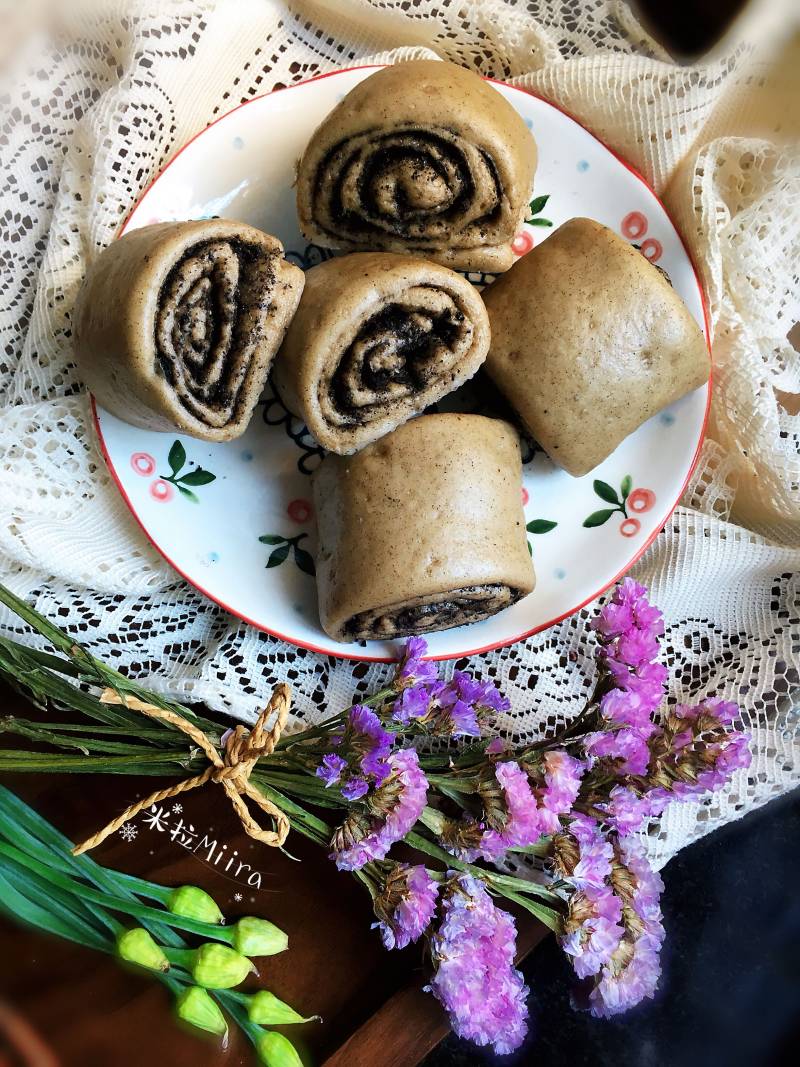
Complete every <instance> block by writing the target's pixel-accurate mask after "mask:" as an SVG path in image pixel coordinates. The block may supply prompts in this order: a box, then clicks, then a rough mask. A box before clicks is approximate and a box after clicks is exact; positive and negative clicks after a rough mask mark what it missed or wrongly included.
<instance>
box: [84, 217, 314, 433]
mask: <svg viewBox="0 0 800 1067" xmlns="http://www.w3.org/2000/svg"><path fill="white" fill-rule="evenodd" d="M282 253H283V247H282V246H281V244H280V242H279V241H278V240H276V238H274V237H270V236H269V235H268V234H265V233H262V232H261V231H260V230H256V229H254V228H253V227H252V226H247V225H245V224H244V223H241V222H231V221H229V220H227V219H204V220H202V221H199V222H160V223H156V224H155V225H152V226H144V227H142V229H139V230H133V231H132V232H131V233H128V234H125V236H124V237H121V238H119V240H117V241H114V242H113V243H112V244H111V245H110V246H109V247H108V248H106V249H105V251H104V252H103V253H102V254H101V255H100V256H99V257H98V259H96V260H95V262H94V263H93V264H92V265H91V267H90V268H89V270H88V272H87V274H86V278H85V279H84V282H83V286H82V288H81V291H80V294H79V297H78V303H77V305H76V309H75V318H74V333H75V352H76V356H77V359H78V362H79V366H80V369H81V373H82V375H83V378H84V381H85V382H86V384H87V386H88V387H89V389H90V390H91V392H92V393H93V394H94V396H95V397H96V399H97V400H98V401H99V402H100V404H102V406H103V407H104V408H107V409H108V410H109V411H111V412H113V413H114V414H115V415H118V416H119V418H121V419H124V420H125V421H126V422H130V423H133V425H134V426H143V427H144V428H145V429H148V430H179V431H181V432H182V433H186V434H190V435H191V436H193V437H200V438H203V439H205V440H207V441H229V440H231V439H232V438H234V437H238V436H240V434H242V433H244V431H245V429H246V428H247V424H248V422H249V421H250V416H251V415H252V412H253V408H254V407H255V404H256V402H257V401H258V398H259V395H260V393H261V390H262V389H263V387H264V383H265V382H266V379H267V375H268V373H269V369H270V365H271V363H272V360H273V357H274V355H275V352H276V351H277V350H278V346H279V345H280V343H281V340H282V339H283V335H284V333H285V332H286V328H287V326H288V325H289V322H290V320H291V318H292V315H293V314H294V310H295V308H296V307H297V303H298V301H299V299H300V293H301V292H302V290H303V272H302V271H301V270H299V269H298V268H297V267H294V266H292V264H290V263H287V262H286V261H285V260H284V259H283V256H282Z"/></svg>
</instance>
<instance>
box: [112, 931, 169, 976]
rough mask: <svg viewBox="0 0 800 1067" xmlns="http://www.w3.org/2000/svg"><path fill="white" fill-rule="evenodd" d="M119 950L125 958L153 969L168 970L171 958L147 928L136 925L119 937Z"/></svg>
mask: <svg viewBox="0 0 800 1067" xmlns="http://www.w3.org/2000/svg"><path fill="white" fill-rule="evenodd" d="M117 952H118V953H119V955H120V956H121V958H122V959H123V960H127V961H128V962H129V963H136V964H138V965H139V966H140V967H147V968H148V969H149V970H151V971H168V970H169V960H168V959H167V957H166V956H165V955H164V953H163V952H162V951H161V947H160V946H159V945H157V944H156V943H155V941H154V940H153V939H152V937H151V936H150V934H148V932H147V930H144V929H142V927H141V926H134V928H133V929H132V930H125V932H124V933H121V934H120V935H119V937H118V938H117Z"/></svg>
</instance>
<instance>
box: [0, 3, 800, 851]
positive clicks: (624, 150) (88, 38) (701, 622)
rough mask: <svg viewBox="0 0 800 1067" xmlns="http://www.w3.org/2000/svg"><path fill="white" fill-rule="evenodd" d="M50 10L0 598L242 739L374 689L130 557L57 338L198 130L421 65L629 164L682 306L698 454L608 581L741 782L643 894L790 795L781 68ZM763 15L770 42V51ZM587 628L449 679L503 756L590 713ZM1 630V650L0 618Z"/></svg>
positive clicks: (788, 154)
mask: <svg viewBox="0 0 800 1067" xmlns="http://www.w3.org/2000/svg"><path fill="white" fill-rule="evenodd" d="M778 2H779V0H778ZM60 6H61V7H62V8H65V9H66V10H64V11H62V12H61V13H60V14H58V15H55V16H54V17H53V22H54V24H53V25H52V26H51V27H49V29H48V30H47V31H46V32H45V33H43V34H41V35H40V36H38V37H37V38H36V39H35V41H33V42H29V43H28V45H27V46H23V47H21V48H20V49H19V50H17V52H16V54H15V62H16V64H17V68H18V70H17V77H16V78H15V79H14V83H13V86H12V87H11V88H10V90H9V91H10V93H11V99H10V104H9V106H8V107H7V108H6V110H5V115H4V117H3V120H2V121H3V137H2V140H0V152H2V160H3V169H2V175H1V176H0V180H1V181H2V203H3V213H2V222H1V223H0V225H1V226H2V228H3V231H4V233H3V235H2V255H3V270H2V274H0V287H1V288H2V292H3V298H2V303H1V304H0V329H1V330H2V335H3V336H2V347H0V404H2V421H1V423H0V578H1V579H2V581H4V582H6V583H7V584H8V585H10V586H11V587H12V588H13V589H14V590H15V591H16V592H17V593H18V594H20V595H22V596H24V597H26V598H27V599H29V600H30V601H31V602H32V603H34V604H35V605H36V607H37V608H38V609H39V610H40V611H43V612H44V613H45V614H46V615H49V616H50V617H51V618H53V619H54V620H56V621H57V622H58V623H59V624H60V625H62V626H63V627H66V628H67V629H68V630H69V631H70V632H71V633H73V634H74V635H75V637H76V638H77V639H79V640H81V641H83V642H85V643H86V644H87V645H88V646H89V647H90V648H91V649H92V650H93V651H95V652H97V653H98V654H100V655H102V656H104V657H106V658H107V659H108V660H109V661H110V662H111V663H113V664H114V665H116V666H118V667H121V668H123V669H124V670H126V671H129V672H130V673H131V674H132V675H134V676H136V677H137V678H139V679H140V680H142V681H143V682H144V683H146V684H147V685H149V686H151V687H153V688H154V689H157V690H159V691H161V692H164V693H170V694H173V695H175V696H176V697H178V698H181V699H184V700H196V701H205V702H206V703H207V704H209V705H210V706H211V707H214V708H218V709H224V710H227V711H229V712H231V713H232V714H233V715H235V716H237V717H240V718H242V719H246V720H252V719H253V718H254V717H255V715H256V713H257V711H258V709H259V708H260V707H261V706H262V705H263V703H264V701H265V698H266V696H267V694H268V693H269V692H270V691H271V687H272V686H273V684H274V683H275V682H276V681H278V680H280V679H283V680H287V681H289V682H290V683H291V685H292V687H293V689H294V694H295V709H296V714H297V720H298V721H304V722H310V721H314V720H316V719H318V718H319V717H321V716H322V715H323V714H326V713H331V712H332V711H333V710H338V709H341V708H342V707H344V706H346V705H347V704H349V703H350V702H351V699H352V698H353V694H354V693H356V694H358V693H365V692H367V691H368V690H371V689H373V688H377V687H378V686H379V684H380V682H381V681H382V680H383V679H384V678H386V676H387V674H388V671H389V668H387V667H386V666H384V665H381V664H373V665H366V664H361V665H359V664H353V663H350V662H345V661H337V660H334V659H332V658H326V657H322V656H319V655H315V654H312V653H307V652H303V651H299V650H297V649H295V648H293V647H291V646H289V645H287V644H285V643H283V642H281V641H278V640H275V639H273V638H270V637H267V636H265V635H263V634H259V633H257V632H255V631H254V630H252V629H250V628H248V627H247V626H245V625H244V624H243V623H239V622H237V621H236V620H235V619H233V618H231V617H230V616H229V615H226V614H225V613H223V612H222V611H220V610H218V609H217V608H215V607H214V606H213V605H211V604H210V603H208V602H206V601H205V600H204V599H203V598H201V597H200V596H199V595H198V594H197V593H195V592H194V591H193V590H192V589H191V588H189V587H188V586H187V585H186V584H184V583H183V582H181V581H180V580H178V579H177V576H176V575H175V574H174V572H173V571H172V570H170V568H169V567H168V566H167V564H166V563H164V562H163V561H162V560H161V558H160V557H159V556H158V555H157V554H156V553H155V551H154V550H153V549H151V548H150V547H149V545H148V544H147V543H146V541H145V540H144V538H143V537H142V535H141V534H140V533H139V531H138V529H137V527H136V526H135V524H134V522H133V520H132V519H131V518H130V516H129V515H128V513H127V511H126V508H125V505H124V504H123V503H122V501H121V499H120V497H119V495H118V494H117V492H116V490H115V488H114V487H113V485H112V483H111V481H110V478H109V476H108V474H107V472H106V470H105V467H104V464H103V460H102V458H101V456H100V453H99V451H98V448H97V445H96V442H95V439H94V435H93V432H92V428H91V425H90V419H89V415H88V405H87V401H86V397H85V396H84V395H83V390H82V386H81V382H80V380H79V378H78V376H77V374H76V371H75V368H74V364H73V359H72V352H71V342H70V315H71V311H72V308H73V304H74V301H75V296H76V292H77V289H78V286H79V284H80V279H81V277H82V275H83V272H84V270H85V267H86V264H87V263H88V262H90V261H91V259H92V258H93V257H94V256H96V255H97V254H98V251H99V250H100V249H101V248H103V247H104V246H105V245H107V244H108V243H109V242H110V241H111V240H112V239H113V237H114V235H115V232H116V230H117V228H118V226H119V224H120V222H121V221H122V219H123V217H124V215H125V213H126V212H127V211H128V209H129V207H130V205H131V203H132V202H133V201H134V200H135V198H136V197H137V195H138V193H139V192H140V190H142V189H143V187H145V186H146V185H147V183H148V182H149V181H150V180H151V179H152V178H153V176H154V175H155V174H156V173H157V171H158V170H159V168H160V167H162V166H163V164H164V163H165V162H166V161H167V160H168V159H169V158H170V157H171V156H172V155H173V154H174V153H175V152H176V151H177V150H178V149H179V148H180V146H181V145H182V144H183V143H184V142H185V141H187V140H188V139H189V138H190V137H191V136H192V135H193V134H195V133H196V132H197V131H199V130H201V129H202V128H203V127H204V125H206V124H207V123H208V122H210V121H212V120H213V119H215V118H216V117H218V116H219V115H221V114H223V113H224V112H225V111H227V110H229V109H230V108H232V107H234V106H235V105H237V104H238V103H239V102H240V101H242V100H249V99H251V98H252V97H253V96H255V95H258V94H261V93H265V92H268V91H269V90H271V89H275V88H279V87H281V86H284V85H289V84H291V83H293V82H296V81H299V80H302V79H305V78H309V77H313V76H314V75H316V74H320V73H323V72H325V71H328V70H331V69H334V68H336V67H346V66H350V65H354V64H358V63H360V62H364V61H367V60H370V61H372V62H375V61H376V60H377V61H379V62H383V61H391V62H395V61H396V62H399V61H402V60H406V59H409V58H418V57H423V56H425V57H431V58H433V57H436V56H439V57H442V58H447V59H450V60H452V61H454V62H457V63H461V64H463V65H465V66H467V67H469V68H471V69H474V70H477V71H478V72H480V73H481V74H486V75H492V76H494V77H497V78H500V79H505V80H508V81H511V82H513V83H515V84H517V85H521V86H524V87H526V88H529V89H532V90H533V91H535V92H536V93H538V94H540V95H542V96H543V97H545V98H546V99H548V100H552V101H555V102H557V103H558V104H559V105H560V106H561V107H563V108H564V109H566V110H567V111H568V112H570V113H572V114H574V115H575V116H576V117H577V118H578V119H579V120H580V121H581V122H583V123H584V124H585V125H586V126H588V127H589V129H591V130H592V131H593V132H595V133H596V134H597V135H598V136H600V137H601V138H602V139H604V140H605V141H606V142H607V143H609V144H610V145H611V146H613V147H614V148H615V149H616V150H617V151H618V152H619V153H621V154H622V155H623V156H624V157H625V158H627V159H628V160H630V161H631V163H632V164H633V165H634V166H635V167H637V168H638V169H639V170H640V171H641V172H642V173H643V174H644V176H645V177H646V178H647V179H648V181H649V182H650V183H651V184H652V185H654V186H655V188H656V190H657V191H658V192H659V193H660V194H661V195H662V196H663V197H664V198H665V200H666V202H667V204H668V206H669V208H670V210H671V211H672V213H673V216H674V217H675V219H676V221H677V223H678V225H679V227H680V228H681V230H682V232H683V234H684V236H685V238H686V240H687V242H688V244H689V246H690V248H691V250H692V253H693V255H694V257H695V260H696V261H697V263H698V264H699V266H700V269H701V272H702V278H703V283H704V285H705V288H706V292H707V294H708V298H709V307H710V313H711V317H712V320H713V326H714V331H715V341H714V356H715V362H716V367H715V389H716V391H715V397H714V403H713V413H712V419H711V424H710V432H709V438H708V440H707V442H706V444H705V446H704V449H703V452H702V457H701V461H700V465H699V467H698V469H697V471H696V473H695V475H694V477H693V479H692V481H691V484H690V486H689V488H688V490H687V492H686V495H685V497H684V500H683V502H682V505H681V507H680V508H679V509H678V511H677V512H676V513H675V515H674V516H673V518H672V519H671V520H670V521H669V522H668V523H667V526H666V528H665V530H664V531H663V533H662V534H661V535H660V536H659V537H658V538H657V539H656V541H655V543H654V544H653V546H652V547H651V548H650V549H649V551H648V552H647V554H646V555H645V556H644V558H643V559H642V561H641V562H640V564H639V565H638V566H637V567H636V568H635V570H634V572H633V573H634V576H635V577H636V578H637V579H638V580H640V581H642V582H644V583H645V584H646V585H648V586H649V587H650V589H651V590H652V596H653V599H654V600H655V602H656V603H658V604H659V605H660V606H661V607H662V609H663V610H664V613H665V616H666V620H667V632H666V639H665V642H664V659H665V662H666V663H667V664H668V665H669V667H670V670H671V682H670V692H669V699H670V700H671V701H679V702H695V701H697V700H699V699H700V698H702V697H704V696H712V695H713V696H720V697H725V698H727V699H733V700H736V701H738V702H739V703H740V704H741V706H742V708H743V713H742V716H743V720H744V723H745V725H746V726H747V727H749V728H750V729H751V731H752V735H753V742H754V750H755V758H754V761H753V764H752V767H751V768H750V770H749V771H748V772H740V773H739V774H738V775H737V777H736V779H735V780H734V781H733V783H732V784H731V786H730V787H729V788H728V789H727V791H726V792H725V793H724V794H723V795H721V796H719V797H715V798H714V799H713V801H711V802H710V803H705V804H702V803H701V804H683V805H673V806H672V807H671V808H670V809H668V810H667V812H666V813H665V814H664V816H663V817H662V818H661V819H660V820H659V821H658V822H657V824H653V825H652V826H651V827H650V828H649V830H648V831H646V833H645V836H646V838H647V844H648V848H649V850H650V855H651V858H652V860H653V861H654V863H655V864H656V865H662V864H663V863H665V862H666V860H667V859H668V858H669V857H670V856H671V855H672V854H674V853H675V852H676V851H677V850H678V849H680V848H681V847H683V846H684V845H686V844H687V843H689V842H690V841H692V840H693V839H695V838H697V837H699V836H700V835H702V834H704V833H707V832H708V831H710V830H712V829H713V828H715V827H716V826H719V825H721V824H723V823H725V822H728V821H730V820H732V819H735V818H738V817H739V816H741V815H743V814H744V813H745V812H747V811H748V810H750V809H752V808H754V807H757V806H758V805H760V804H763V803H765V802H766V801H767V800H769V799H770V798H771V797H774V796H776V795H778V794H780V793H783V792H785V791H786V790H788V789H790V788H791V787H792V786H793V785H795V784H796V783H797V781H798V775H799V773H800V732H799V731H798V721H799V720H798V706H799V705H800V677H799V676H798V666H799V665H800V651H799V650H798V648H799V646H800V577H798V571H799V570H800V550H799V549H798V545H800V485H799V484H798V483H800V458H799V456H798V452H799V450H800V416H799V415H798V410H799V409H800V398H798V396H797V394H800V359H799V358H798V355H797V353H796V352H795V351H794V349H793V348H792V346H791V344H790V343H789V341H787V332H788V331H789V330H790V328H791V327H792V325H793V324H794V323H795V322H796V320H797V319H798V318H799V317H800V314H799V313H798V308H797V304H796V301H797V292H798V289H797V285H796V280H795V281H794V282H793V279H792V267H793V264H794V266H795V267H796V264H797V244H798V232H799V231H800V207H799V206H798V202H799V201H800V159H798V154H797V149H796V147H794V148H793V147H792V145H793V143H794V145H795V146H796V144H797V142H798V140H799V139H800V138H799V137H798V130H797V128H796V125H797V122H798V118H797V115H796V113H795V114H794V115H793V114H792V111H791V107H790V102H791V100H792V96H793V93H794V92H796V82H795V83H794V84H792V83H791V81H790V80H789V79H790V77H791V73H792V72H793V71H796V70H798V69H800V67H798V63H797V47H796V44H795V46H794V52H793V51H792V46H791V44H787V43H786V42H785V41H784V43H783V45H782V46H781V47H782V49H783V50H782V51H781V49H780V48H777V46H773V47H772V49H771V53H770V54H769V55H767V54H765V53H764V51H763V49H759V47H758V46H757V45H756V44H754V42H755V41H756V40H757V39H758V36H759V34H758V33H757V32H756V29H755V28H754V27H758V28H760V27H762V22H761V21H757V22H755V23H753V24H752V25H748V26H747V27H745V29H744V30H743V32H742V33H741V34H740V35H739V40H741V41H743V42H746V43H741V44H737V43H736V40H733V41H730V42H729V43H728V44H726V45H725V46H724V47H723V48H722V49H721V50H720V52H719V54H716V55H714V56H712V57H710V58H708V59H707V60H705V61H704V62H702V63H700V64H698V65H696V66H694V67H691V68H689V67H682V66H680V65H678V64H676V63H675V62H673V61H672V60H671V59H670V58H669V56H668V55H667V54H666V53H665V52H664V51H663V50H662V49H661V48H660V47H659V46H658V45H657V44H656V43H655V42H654V41H653V40H652V39H651V38H650V37H649V36H648V35H647V33H646V32H645V31H644V30H643V29H642V27H641V26H640V25H638V24H637V22H636V21H635V19H634V17H633V16H632V15H631V13H630V11H629V9H628V8H627V7H626V6H625V5H624V4H623V3H619V2H615V0H587V2H585V3H583V4H580V5H562V4H550V3H544V2H537V0H530V2H528V3H525V2H521V0H520V2H517V3H514V2H511V0H507V2H504V0H483V2H480V3H478V2H472V3H470V2H468V0H458V2H456V0H417V2H413V0H412V2H407V0H405V2H400V0H383V2H379V0H373V2H370V0H306V2H302V3H281V2H278V0H272V2H270V0H193V2H184V0H173V2H169V0H161V2H156V0H149V2H146V0H128V2H124V3H122V2H103V3H97V2H92V3H88V2H86V3H84V2H77V0H76V3H74V4H70V5H60ZM790 6H791V5H787V6H785V7H784V9H783V10H784V15H783V16H782V17H781V18H778V19H777V20H775V19H774V13H773V21H777V22H778V23H780V25H782V26H783V27H784V29H785V28H786V26H787V25H788V24H789V23H788V19H789V18H790V17H791V15H790V14H788V13H787V12H788V11H789V9H790ZM793 124H794V125H793ZM592 610H593V609H592V607H591V606H590V607H589V608H587V609H586V610H584V611H582V612H580V613H579V614H577V615H576V616H574V617H572V618H570V619H567V620H565V621H564V622H562V623H560V624H558V625H557V626H555V627H553V628H552V629H550V630H549V631H547V632H546V633H542V634H539V635H537V636H535V637H533V638H531V639H530V640H528V641H526V642H524V643H521V644H518V645H515V646H513V647H511V648H507V649H504V650H502V651H499V652H495V653H491V654H489V655H485V656H480V657H475V658H474V659H473V660H471V661H470V664H469V667H470V669H471V670H472V671H474V672H475V673H476V674H477V675H479V676H480V677H483V678H492V679H495V680H496V681H497V682H498V684H499V685H500V686H502V688H503V689H504V691H505V692H506V693H507V694H508V696H509V697H510V699H511V706H512V707H511V711H510V712H508V713H507V714H506V715H505V716H503V717H502V719H501V721H500V722H499V723H498V726H499V728H500V729H501V730H502V731H503V732H504V733H505V734H506V735H507V736H508V737H510V738H511V739H512V740H513V741H515V742H519V741H522V740H526V739H530V738H533V737H535V736H536V735H537V734H538V733H539V732H540V731H542V730H546V729H552V728H553V727H555V726H557V725H559V724H560V723H563V722H564V721H565V720H568V719H569V718H570V717H571V716H572V715H574V714H575V713H576V712H577V711H578V710H579V709H580V708H581V706H582V703H583V701H584V698H585V696H586V694H587V692H589V691H590V690H591V688H592V684H593V658H592V648H593V641H592V638H591V635H590V633H589V632H588V630H587V626H586V622H587V619H588V618H589V616H590V615H591V613H592ZM2 625H3V630H4V632H6V633H14V634H19V633H20V632H21V631H20V628H19V627H17V626H15V624H14V622H13V620H12V619H11V617H10V616H9V615H7V614H6V615H4V616H2ZM25 639H26V640H27V639H29V638H25ZM453 666H454V665H453V664H450V665H448V667H447V668H446V671H448V672H449V671H450V670H452V669H453ZM459 666H461V667H463V666H464V664H463V663H460V664H459Z"/></svg>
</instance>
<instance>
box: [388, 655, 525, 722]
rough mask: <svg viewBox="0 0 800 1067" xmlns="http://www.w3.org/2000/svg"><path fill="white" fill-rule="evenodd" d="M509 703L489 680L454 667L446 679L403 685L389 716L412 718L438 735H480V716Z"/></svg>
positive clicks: (402, 719) (481, 717)
mask: <svg viewBox="0 0 800 1067" xmlns="http://www.w3.org/2000/svg"><path fill="white" fill-rule="evenodd" d="M509 707H510V704H509V702H508V700H507V699H506V697H504V696H503V695H502V693H501V692H500V690H499V689H498V688H497V686H496V685H495V684H494V683H493V682H479V681H477V680H476V679H475V678H473V677H472V676H471V675H469V674H466V673H465V672H464V671H456V672H455V673H454V675H453V677H452V679H451V680H450V681H449V682H446V683H445V682H442V681H439V680H437V679H435V678H434V679H433V680H429V681H422V682H420V681H415V682H414V684H412V685H407V686H406V687H405V688H403V689H402V690H401V691H400V694H399V696H398V697H397V699H396V700H395V702H394V705H393V708H392V718H393V719H394V720H395V722H399V723H400V724H401V725H404V726H406V725H408V724H409V723H410V722H411V721H412V720H413V721H415V722H416V723H417V724H418V726H419V727H420V729H421V730H422V731H424V732H425V733H428V734H434V735H436V736H439V737H480V736H481V721H482V719H484V718H486V717H487V716H488V715H489V714H490V713H497V712H499V711H505V710H507V709H508V708H509Z"/></svg>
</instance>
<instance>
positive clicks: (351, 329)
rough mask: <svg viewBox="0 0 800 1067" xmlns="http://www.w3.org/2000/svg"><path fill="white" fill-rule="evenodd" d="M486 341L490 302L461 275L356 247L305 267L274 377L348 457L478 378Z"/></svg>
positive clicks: (324, 441) (289, 402) (315, 429)
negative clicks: (300, 293) (303, 283)
mask: <svg viewBox="0 0 800 1067" xmlns="http://www.w3.org/2000/svg"><path fill="white" fill-rule="evenodd" d="M488 347H489V321H488V318H487V315H486V308H485V307H484V306H483V301H482V300H481V298H480V296H479V294H478V292H477V290H476V289H475V288H474V287H473V286H472V285H470V283H469V282H468V281H467V280H466V279H465V278H464V277H462V276H461V275H460V274H456V273H455V271H452V270H449V269H448V268H447V267H442V266H440V265H439V264H437V263H428V262H426V261H425V260H421V259H415V258H414V257H413V256H399V255H392V253H390V252H360V253H359V252H356V253H354V254H352V255H349V256H342V257H341V258H340V259H330V260H327V261H326V262H325V263H321V264H320V265H319V266H317V267H313V268H312V269H311V270H309V271H308V272H307V273H306V287H305V289H304V290H303V296H302V299H301V300H300V306H299V307H298V309H297V314H296V315H295V317H294V319H293V321H292V324H291V326H290V327H289V331H288V333H287V334H286V340H285V341H284V343H283V347H282V348H281V350H280V352H279V354H278V358H277V360H276V361H275V370H274V380H275V384H276V386H277V389H278V392H279V394H280V396H281V399H282V400H283V402H284V404H286V406H287V407H288V408H289V410H290V411H293V412H294V413H295V414H296V415H299V416H300V417H302V419H303V421H304V422H305V424H306V426H308V428H309V430H310V431H311V433H312V434H313V435H314V437H315V438H316V439H317V441H319V443H320V444H321V445H322V446H323V447H324V448H327V449H329V450H330V451H331V452H338V453H349V452H355V451H357V449H359V448H363V447H364V445H366V444H368V443H369V442H370V441H375V440H377V438H379V437H381V436H383V434H385V433H388V432H389V431H390V430H393V429H394V428H395V427H396V426H398V425H399V424H400V423H401V422H405V421H406V419H409V418H410V417H411V416H412V415H415V414H417V413H418V412H420V411H422V410H424V408H426V407H427V406H428V405H429V404H432V403H434V402H435V401H437V400H440V399H441V398H442V397H443V396H445V394H447V393H449V392H451V391H452V390H453V389H455V388H456V387H457V386H459V385H461V384H462V383H463V382H465V381H466V380H467V379H468V378H471V377H472V376H473V374H475V372H476V371H477V370H478V368H479V367H480V365H481V363H483V361H484V359H485V358H486V352H487V350H488Z"/></svg>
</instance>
